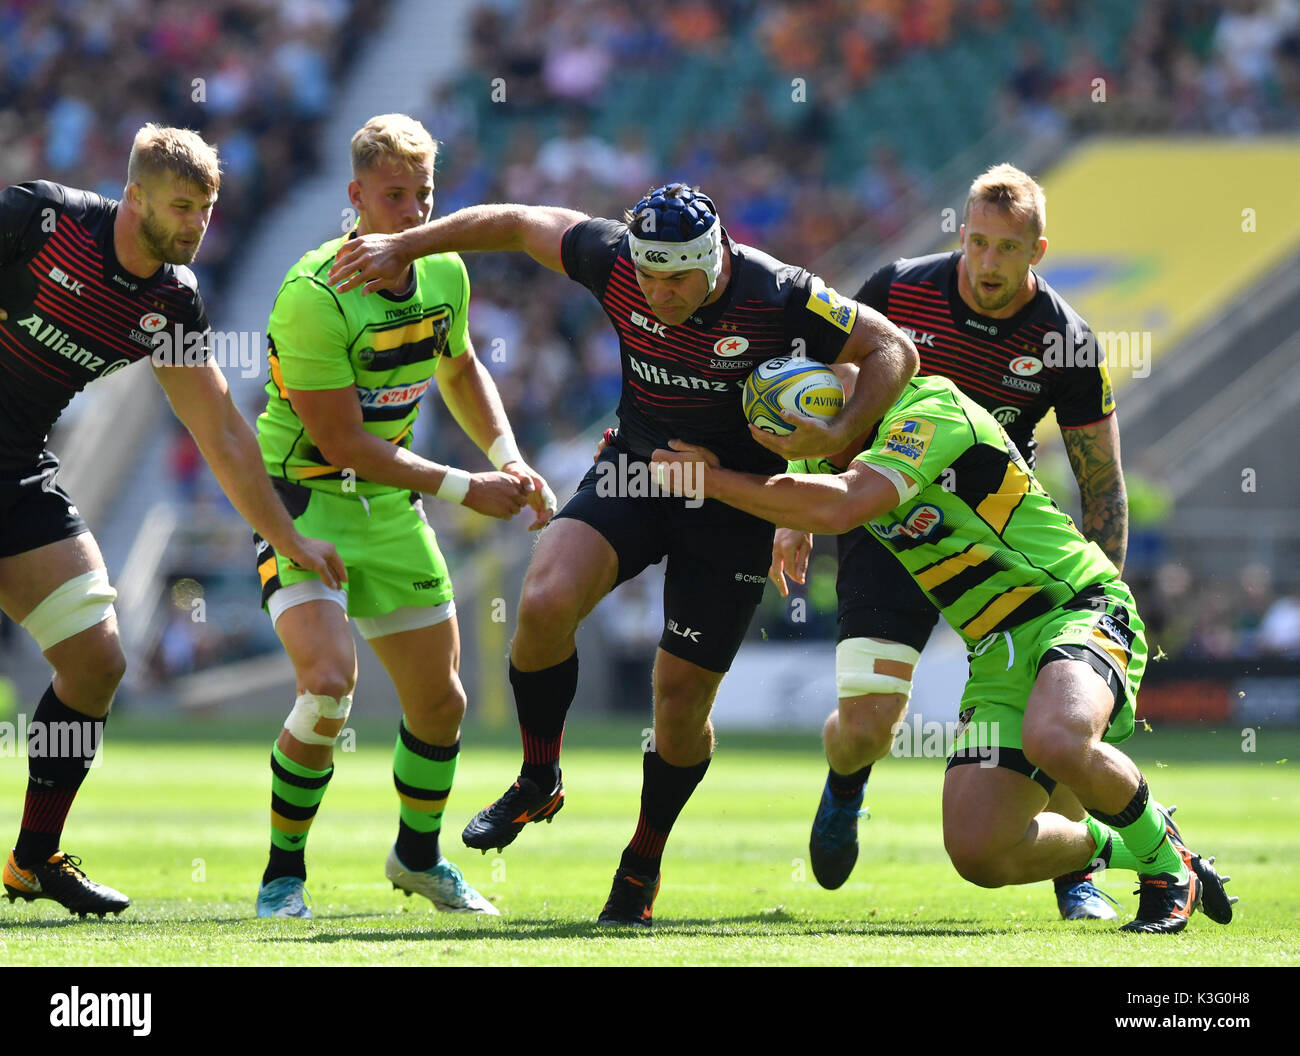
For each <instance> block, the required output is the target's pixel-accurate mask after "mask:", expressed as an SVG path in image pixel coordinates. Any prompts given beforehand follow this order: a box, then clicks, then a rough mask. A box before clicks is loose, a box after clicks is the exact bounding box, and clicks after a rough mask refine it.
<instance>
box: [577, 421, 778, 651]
mask: <svg viewBox="0 0 1300 1056" xmlns="http://www.w3.org/2000/svg"><path fill="white" fill-rule="evenodd" d="M620 458H621V459H624V462H623V470H622V471H621V472H620V471H619V469H618V466H619V459H620ZM602 464H603V465H604V466H605V467H607V468H602ZM650 473H651V471H650V469H649V468H648V462H647V460H646V459H644V458H639V457H638V456H636V455H631V454H627V453H626V452H622V451H619V450H617V449H616V448H615V447H613V446H611V447H607V448H606V449H605V450H604V451H603V452H601V456H600V458H599V459H598V460H597V462H596V464H595V465H594V466H592V467H591V469H590V470H589V471H588V472H587V475H586V476H584V477H583V478H582V483H581V484H579V485H578V490H577V492H576V493H575V494H574V496H573V498H571V499H570V500H569V501H568V502H566V503H565V504H564V507H563V508H562V509H561V510H560V512H559V513H557V514H556V515H555V516H556V517H557V518H559V517H572V518H573V519H574V520H578V521H582V522H583V523H584V524H589V525H591V526H592V527H593V528H595V529H596V531H598V532H600V534H601V535H603V536H604V537H605V539H606V540H607V541H608V542H609V545H610V546H612V547H613V548H614V553H615V554H617V555H618V578H617V579H616V580H615V584H614V585H615V586H617V585H618V584H619V583H623V582H626V581H627V580H629V579H632V578H633V577H634V576H636V575H639V574H640V573H641V572H642V571H644V570H645V569H646V568H647V567H648V566H649V565H654V564H658V563H659V562H660V561H662V560H663V559H664V558H665V557H666V558H667V559H668V567H667V572H666V575H665V578H664V631H663V636H662V637H661V638H660V639H659V646H660V648H661V649H663V650H664V652H667V653H671V654H672V655H673V656H678V657H681V658H682V659H683V660H688V661H690V662H691V663H693V664H698V665H699V666H700V667H702V668H704V669H705V670H707V671H716V672H724V671H726V670H728V669H729V668H730V667H731V662H732V660H734V659H735V657H736V652H737V650H738V649H739V648H740V643H741V641H742V640H743V639H744V637H745V631H746V630H747V629H748V627H749V621H750V620H751V619H752V618H753V616H754V611H755V610H756V609H757V608H758V603H759V601H760V600H761V599H762V597H763V586H764V584H765V583H766V582H767V570H768V567H769V566H770V565H771V563H772V535H773V533H774V532H775V528H774V526H773V525H772V524H770V523H769V522H767V521H764V520H760V519H759V518H757V517H751V516H750V515H749V514H747V513H742V512H741V511H740V510H737V509H734V508H732V507H731V506H727V505H726V504H724V503H721V502H717V501H716V500H714V499H705V500H704V501H703V503H702V504H700V505H697V506H694V507H692V506H688V505H687V502H688V501H689V500H687V499H683V498H678V497H672V496H663V495H646V494H634V493H633V489H634V487H635V484H633V486H632V487H626V486H619V485H627V484H629V483H631V482H634V481H639V482H642V483H643V482H645V481H648V480H649V479H650Z"/></svg>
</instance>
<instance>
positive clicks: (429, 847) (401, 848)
mask: <svg viewBox="0 0 1300 1056" xmlns="http://www.w3.org/2000/svg"><path fill="white" fill-rule="evenodd" d="M397 857H398V858H400V859H401V860H402V864H403V865H404V866H406V868H408V869H409V870H411V872H413V873H423V872H425V871H427V870H429V869H432V868H433V867H434V866H435V865H437V864H438V859H439V858H441V857H442V851H441V850H440V849H439V847H438V833H437V832H420V831H419V830H418V829H413V828H411V826H409V825H408V824H406V822H404V821H402V820H400V819H399V820H398V822H397Z"/></svg>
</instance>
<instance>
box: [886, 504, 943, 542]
mask: <svg viewBox="0 0 1300 1056" xmlns="http://www.w3.org/2000/svg"><path fill="white" fill-rule="evenodd" d="M942 523H943V510H941V509H939V507H938V506H931V505H929V504H928V503H925V504H922V505H920V506H913V507H912V509H911V510H909V511H908V514H907V516H906V517H904V518H903V519H902V520H901V521H894V522H893V523H892V524H889V525H882V524H880V523H878V522H876V521H872V522H871V528H872V530H873V531H874V532H875V533H876V534H877V535H878V536H880V538H882V539H897V538H898V537H899V536H900V535H905V536H907V538H909V539H924V538H926V537H927V536H928V535H930V534H931V533H932V532H933V531H934V530H935V529H936V528H938V527H939V525H941V524H942Z"/></svg>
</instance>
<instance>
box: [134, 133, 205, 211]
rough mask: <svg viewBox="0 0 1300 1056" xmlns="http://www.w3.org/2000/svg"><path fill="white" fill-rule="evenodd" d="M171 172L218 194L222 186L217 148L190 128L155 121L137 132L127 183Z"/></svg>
mask: <svg viewBox="0 0 1300 1056" xmlns="http://www.w3.org/2000/svg"><path fill="white" fill-rule="evenodd" d="M164 173H171V174H172V175H173V176H176V177H178V178H179V179H181V180H184V181H185V182H186V183H189V184H192V185H193V186H195V187H199V188H201V189H202V190H204V191H206V192H207V193H209V194H216V192H217V190H218V189H219V188H220V187H221V163H220V162H219V161H218V160H217V148H216V147H214V146H213V145H212V144H211V143H208V142H207V141H206V140H205V139H204V138H203V137H202V136H200V135H199V134H198V133H197V132H194V131H191V130H190V129H188V128H167V127H164V126H163V125H155V124H154V123H153V122H152V121H151V122H149V124H147V125H145V126H144V128H142V129H140V131H139V132H137V133H136V134H135V140H134V142H132V144H131V158H130V160H129V161H128V162H127V163H126V182H127V183H128V184H131V183H140V182H141V181H142V179H143V178H144V177H146V176H160V175H162V174H164Z"/></svg>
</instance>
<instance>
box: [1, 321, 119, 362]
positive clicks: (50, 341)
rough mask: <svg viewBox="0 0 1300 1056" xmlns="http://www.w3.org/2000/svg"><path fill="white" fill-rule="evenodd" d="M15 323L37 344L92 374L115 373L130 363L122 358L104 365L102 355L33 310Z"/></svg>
mask: <svg viewBox="0 0 1300 1056" xmlns="http://www.w3.org/2000/svg"><path fill="white" fill-rule="evenodd" d="M17 325H18V326H19V327H21V328H22V329H24V330H26V331H27V332H28V333H29V334H31V335H32V337H33V338H34V339H35V340H36V341H37V342H38V343H39V344H42V345H44V346H45V347H46V348H48V349H50V351H52V352H57V353H58V354H59V355H61V356H62V357H63V358H64V359H69V360H71V361H72V362H73V363H76V364H77V365H78V366H80V367H85V368H86V369H87V370H88V371H90V372H91V373H92V374H98V375H99V376H100V377H101V378H106V377H108V376H109V375H110V374H116V373H117V372H118V371H119V370H121V369H122V368H123V367H126V366H129V365H130V363H131V361H130V360H129V359H125V358H123V359H115V360H114V361H113V362H112V363H110V364H108V366H105V365H104V358H103V357H102V356H97V355H95V354H94V353H93V352H91V351H90V349H88V348H85V347H83V346H82V345H79V344H77V343H76V342H75V341H73V340H72V338H71V337H69V336H68V334H67V333H65V332H64V331H62V330H60V329H59V328H58V327H57V326H55V325H54V324H53V323H47V322H46V321H45V320H44V319H42V318H41V317H40V316H39V315H37V314H36V313H35V312H33V313H32V314H31V315H29V316H27V318H25V319H19V320H18V323H17Z"/></svg>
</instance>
